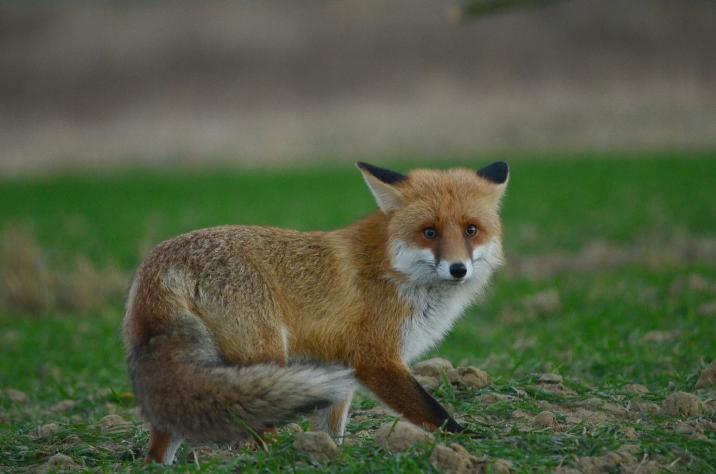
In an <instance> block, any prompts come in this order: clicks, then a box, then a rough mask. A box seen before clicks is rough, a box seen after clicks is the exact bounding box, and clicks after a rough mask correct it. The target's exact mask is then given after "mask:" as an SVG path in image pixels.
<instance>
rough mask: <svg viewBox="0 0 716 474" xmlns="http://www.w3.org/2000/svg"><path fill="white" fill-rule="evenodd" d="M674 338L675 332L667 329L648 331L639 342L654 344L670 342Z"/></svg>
mask: <svg viewBox="0 0 716 474" xmlns="http://www.w3.org/2000/svg"><path fill="white" fill-rule="evenodd" d="M674 339H676V333H675V332H669V331H649V332H647V333H646V334H644V335H643V336H642V337H641V342H649V343H654V344H661V343H664V342H671V341H673V340H674Z"/></svg>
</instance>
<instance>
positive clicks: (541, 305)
mask: <svg viewBox="0 0 716 474" xmlns="http://www.w3.org/2000/svg"><path fill="white" fill-rule="evenodd" d="M522 306H523V307H524V308H525V310H526V311H528V312H529V313H532V314H535V315H537V316H549V315H551V314H554V313H557V312H559V311H560V310H561V309H562V300H561V299H560V297H559V292H558V291H557V290H555V289H550V290H545V291H540V292H539V293H535V294H533V295H530V296H528V297H526V298H523V299H522Z"/></svg>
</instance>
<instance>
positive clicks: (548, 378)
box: [537, 374, 563, 383]
mask: <svg viewBox="0 0 716 474" xmlns="http://www.w3.org/2000/svg"><path fill="white" fill-rule="evenodd" d="M562 382H563V379H562V376H561V375H559V374H542V375H540V376H539V378H538V379H537V383H562Z"/></svg>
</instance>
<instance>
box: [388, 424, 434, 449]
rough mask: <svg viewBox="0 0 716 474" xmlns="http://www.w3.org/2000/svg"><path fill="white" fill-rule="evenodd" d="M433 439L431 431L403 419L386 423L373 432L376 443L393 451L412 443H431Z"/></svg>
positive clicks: (407, 446)
mask: <svg viewBox="0 0 716 474" xmlns="http://www.w3.org/2000/svg"><path fill="white" fill-rule="evenodd" d="M434 440H435V437H434V436H433V435H432V433H428V432H427V431H424V430H422V429H420V428H418V427H417V426H415V425H413V424H411V423H408V422H405V421H399V422H398V423H386V424H384V425H383V426H381V427H380V428H378V430H377V431H376V432H375V441H376V442H377V443H378V445H379V446H380V447H382V448H383V449H385V450H387V451H391V452H395V453H399V452H403V451H405V450H407V449H408V448H410V447H411V446H412V445H414V444H417V443H431V442H433V441H434Z"/></svg>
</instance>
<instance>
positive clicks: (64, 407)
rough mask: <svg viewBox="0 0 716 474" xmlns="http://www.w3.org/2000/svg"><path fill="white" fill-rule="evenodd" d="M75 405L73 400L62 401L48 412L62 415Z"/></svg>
mask: <svg viewBox="0 0 716 474" xmlns="http://www.w3.org/2000/svg"><path fill="white" fill-rule="evenodd" d="M76 404H77V402H75V401H74V400H62V401H60V402H57V403H55V404H54V405H52V406H51V407H50V411H54V412H58V413H63V412H66V411H68V410H71V409H72V408H74V407H75V405H76Z"/></svg>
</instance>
